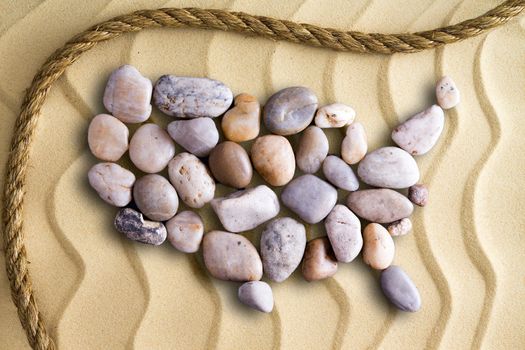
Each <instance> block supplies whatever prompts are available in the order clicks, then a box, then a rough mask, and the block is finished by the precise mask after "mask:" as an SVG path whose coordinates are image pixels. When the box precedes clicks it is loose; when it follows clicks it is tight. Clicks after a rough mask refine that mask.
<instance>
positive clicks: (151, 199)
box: [133, 174, 179, 221]
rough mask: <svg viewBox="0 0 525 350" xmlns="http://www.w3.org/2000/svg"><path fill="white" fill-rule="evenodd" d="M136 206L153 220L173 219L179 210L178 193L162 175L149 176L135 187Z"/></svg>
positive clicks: (140, 180)
mask: <svg viewBox="0 0 525 350" xmlns="http://www.w3.org/2000/svg"><path fill="white" fill-rule="evenodd" d="M133 198H134V199H135V204H136V205H137V207H138V208H139V210H140V211H141V212H142V214H144V215H146V216H147V217H148V218H150V219H151V220H156V221H166V220H169V219H171V218H172V217H173V216H174V215H175V214H176V213H177V209H178V208H179V197H178V196H177V191H175V188H173V186H172V185H171V184H170V182H169V181H168V180H166V178H165V177H164V176H162V175H158V174H149V175H146V176H143V177H141V178H140V179H138V180H137V181H136V182H135V186H133Z"/></svg>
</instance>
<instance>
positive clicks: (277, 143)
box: [251, 135, 295, 186]
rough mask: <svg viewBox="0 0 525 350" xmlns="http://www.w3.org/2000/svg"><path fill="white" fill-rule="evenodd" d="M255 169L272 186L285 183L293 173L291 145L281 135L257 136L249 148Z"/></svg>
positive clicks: (293, 157)
mask: <svg viewBox="0 0 525 350" xmlns="http://www.w3.org/2000/svg"><path fill="white" fill-rule="evenodd" d="M251 157H252V162H253V166H254V168H255V170H257V172H258V173H259V175H261V176H262V178H263V179H264V180H265V181H266V182H268V183H269V184H270V185H272V186H283V185H286V184H287V183H288V182H290V180H291V179H292V178H293V175H294V173H295V156H294V154H293V149H292V145H290V142H289V141H288V140H287V139H286V138H285V137H282V136H278V135H264V136H260V137H258V138H257V139H256V140H255V142H254V144H253V145H252V149H251Z"/></svg>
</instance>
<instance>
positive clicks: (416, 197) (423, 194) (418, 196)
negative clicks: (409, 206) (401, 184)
mask: <svg viewBox="0 0 525 350" xmlns="http://www.w3.org/2000/svg"><path fill="white" fill-rule="evenodd" d="M408 199H410V201H411V202H412V203H414V204H416V205H419V206H420V207H424V206H425V205H427V203H428V188H427V186H425V185H423V184H416V185H414V186H410V187H409V188H408Z"/></svg>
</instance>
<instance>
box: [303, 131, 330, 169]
mask: <svg viewBox="0 0 525 350" xmlns="http://www.w3.org/2000/svg"><path fill="white" fill-rule="evenodd" d="M328 147H329V145H328V139H327V138H326V135H325V134H324V131H323V130H321V129H320V128H318V127H317V126H309V127H308V128H306V130H305V131H304V132H303V133H302V135H301V138H300V139H299V146H298V148H297V153H296V160H297V167H298V168H299V169H301V170H302V171H303V172H304V173H307V174H313V173H315V172H317V171H318V170H319V168H321V164H322V163H323V160H324V159H325V158H326V155H327V154H328Z"/></svg>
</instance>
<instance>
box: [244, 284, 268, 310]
mask: <svg viewBox="0 0 525 350" xmlns="http://www.w3.org/2000/svg"><path fill="white" fill-rule="evenodd" d="M238 296H239V300H240V301H241V303H243V304H244V305H247V306H249V307H251V308H252V309H255V310H258V311H261V312H266V313H269V312H272V310H273V293H272V288H270V286H269V285H268V283H266V282H262V281H251V282H246V283H244V284H243V285H241V286H240V287H239V293H238Z"/></svg>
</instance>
